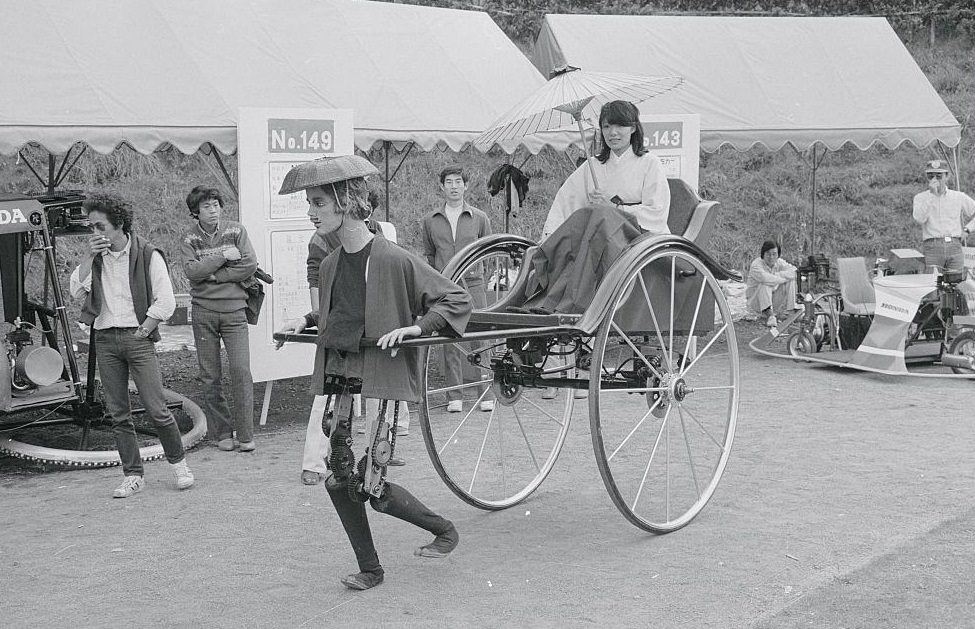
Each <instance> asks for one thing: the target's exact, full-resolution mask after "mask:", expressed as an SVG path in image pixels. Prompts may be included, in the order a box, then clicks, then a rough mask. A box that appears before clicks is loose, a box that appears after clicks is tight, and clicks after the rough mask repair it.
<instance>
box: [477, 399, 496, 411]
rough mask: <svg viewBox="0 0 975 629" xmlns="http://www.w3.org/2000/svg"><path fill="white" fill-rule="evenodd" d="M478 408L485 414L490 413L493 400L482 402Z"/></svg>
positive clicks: (492, 408) (492, 407)
mask: <svg viewBox="0 0 975 629" xmlns="http://www.w3.org/2000/svg"><path fill="white" fill-rule="evenodd" d="M480 408H481V410H482V411H484V412H485V413H490V412H491V411H493V410H494V400H484V401H483V402H481V404H480Z"/></svg>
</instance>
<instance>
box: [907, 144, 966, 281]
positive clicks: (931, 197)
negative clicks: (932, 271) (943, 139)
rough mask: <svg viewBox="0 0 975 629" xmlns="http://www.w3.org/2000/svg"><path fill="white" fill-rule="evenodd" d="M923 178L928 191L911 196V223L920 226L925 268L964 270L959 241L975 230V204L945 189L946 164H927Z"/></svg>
mask: <svg viewBox="0 0 975 629" xmlns="http://www.w3.org/2000/svg"><path fill="white" fill-rule="evenodd" d="M924 174H925V176H927V178H928V189H927V190H925V191H924V192H919V193H918V194H916V195H914V220H915V221H917V222H918V223H920V224H921V232H922V238H923V239H924V242H923V243H922V253H924V264H925V265H927V266H935V267H938V269H939V270H941V271H961V270H963V269H964V268H965V256H964V254H963V253H962V239H963V238H966V237H967V236H968V234H969V233H970V232H971V230H972V229H975V220H973V219H975V200H973V199H972V198H971V197H970V196H968V195H967V194H965V193H964V192H960V191H958V190H950V189H949V188H948V180H949V178H950V174H949V172H948V163H947V162H944V161H941V160H937V159H936V160H932V161H930V162H928V163H927V165H926V166H925V168H924Z"/></svg>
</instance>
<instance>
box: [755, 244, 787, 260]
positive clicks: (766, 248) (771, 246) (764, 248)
mask: <svg viewBox="0 0 975 629" xmlns="http://www.w3.org/2000/svg"><path fill="white" fill-rule="evenodd" d="M772 249H775V251H776V252H777V253H778V254H779V255H782V247H780V246H779V243H777V242H775V241H774V240H766V241H765V242H763V243H762V253H761V255H760V256H759V257H762V258H764V257H765V252H767V251H771V250H772Z"/></svg>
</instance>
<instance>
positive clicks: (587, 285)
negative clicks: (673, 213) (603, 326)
mask: <svg viewBox="0 0 975 629" xmlns="http://www.w3.org/2000/svg"><path fill="white" fill-rule="evenodd" d="M648 236H649V233H648V232H646V231H644V230H643V229H641V228H640V226H639V223H637V220H636V218H635V217H634V216H632V215H631V214H629V213H627V212H625V211H622V210H618V209H615V208H606V207H599V208H595V207H585V208H581V209H579V210H577V211H576V212H573V213H572V215H571V216H569V218H568V220H566V222H565V223H563V224H562V225H561V226H560V227H559V228H558V229H557V230H555V232H553V233H552V234H551V235H550V236H549V237H548V238H546V239H545V240H544V241H542V243H541V244H539V245H538V246H537V247H532V248H530V249H529V251H528V252H526V255H525V260H526V264H525V268H524V269H523V270H522V273H523V274H525V278H524V280H523V281H519V282H518V283H517V284H516V286H515V287H514V290H513V291H512V295H511V296H510V298H508V299H506V300H504V301H503V303H501V304H499V306H500V307H502V308H503V309H505V310H507V311H508V312H523V313H532V314H551V313H559V314H582V313H583V312H584V311H585V310H586V308H588V307H589V305H590V303H591V302H592V300H593V297H594V296H595V294H596V290H597V289H598V288H599V286H600V285H601V284H602V282H603V280H604V278H605V277H606V276H607V274H608V273H609V270H610V268H611V267H612V266H613V264H615V263H616V261H617V260H618V259H619V258H620V256H621V255H622V254H623V252H624V251H625V250H626V249H627V248H628V247H630V246H631V245H633V244H634V243H635V242H637V241H638V240H641V239H644V238H647V237H648ZM672 273H673V277H674V281H673V282H671V277H672ZM641 274H642V276H643V282H641V283H639V285H637V284H631V285H630V286H631V287H630V290H629V293H628V295H629V296H628V297H627V298H626V299H625V300H624V301H623V302H621V303H620V304H619V305H618V306H617V308H616V310H615V314H614V321H616V323H617V324H618V325H619V326H620V327H621V329H624V330H627V331H631V332H641V331H642V332H647V331H650V330H653V329H655V328H658V329H660V330H661V331H663V330H669V329H670V327H671V322H672V323H673V329H674V332H683V333H687V332H688V331H689V330H690V328H691V327H692V326H693V327H694V329H695V330H696V332H697V333H706V332H707V331H709V330H711V329H713V324H714V305H715V302H714V296H713V295H712V294H711V293H709V292H705V293H704V294H702V293H701V288H702V287H701V283H702V282H703V281H704V278H703V277H702V276H701V275H700V274H698V273H696V272H695V271H694V269H693V266H691V265H690V264H688V263H686V261H683V260H679V259H678V260H677V261H676V267H675V268H674V269H671V267H670V263H669V262H667V261H665V260H658V261H657V262H654V263H652V264H651V265H649V266H648V267H646V268H644V269H643V271H642V272H641ZM672 284H673V293H671V288H672V286H671V285H672ZM644 290H645V291H646V292H644ZM699 296H701V297H705V298H704V299H702V300H701V303H700V305H698V298H699ZM648 299H649V301H650V303H651V304H653V305H654V307H655V309H656V311H657V312H656V317H657V318H658V321H657V322H656V323H654V322H653V321H652V320H651V318H650V317H649V316H648V314H649V313H648V311H647V308H646V304H647V300H648ZM671 300H673V311H671V305H670V304H671ZM695 312H696V313H697V317H696V319H695Z"/></svg>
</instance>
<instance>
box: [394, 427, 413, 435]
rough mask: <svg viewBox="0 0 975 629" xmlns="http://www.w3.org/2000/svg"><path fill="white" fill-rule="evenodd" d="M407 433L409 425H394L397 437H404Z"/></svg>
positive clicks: (408, 432)
mask: <svg viewBox="0 0 975 629" xmlns="http://www.w3.org/2000/svg"><path fill="white" fill-rule="evenodd" d="M409 434H410V427H409V426H400V425H397V426H396V436H397V437H406V436H408V435H409Z"/></svg>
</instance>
